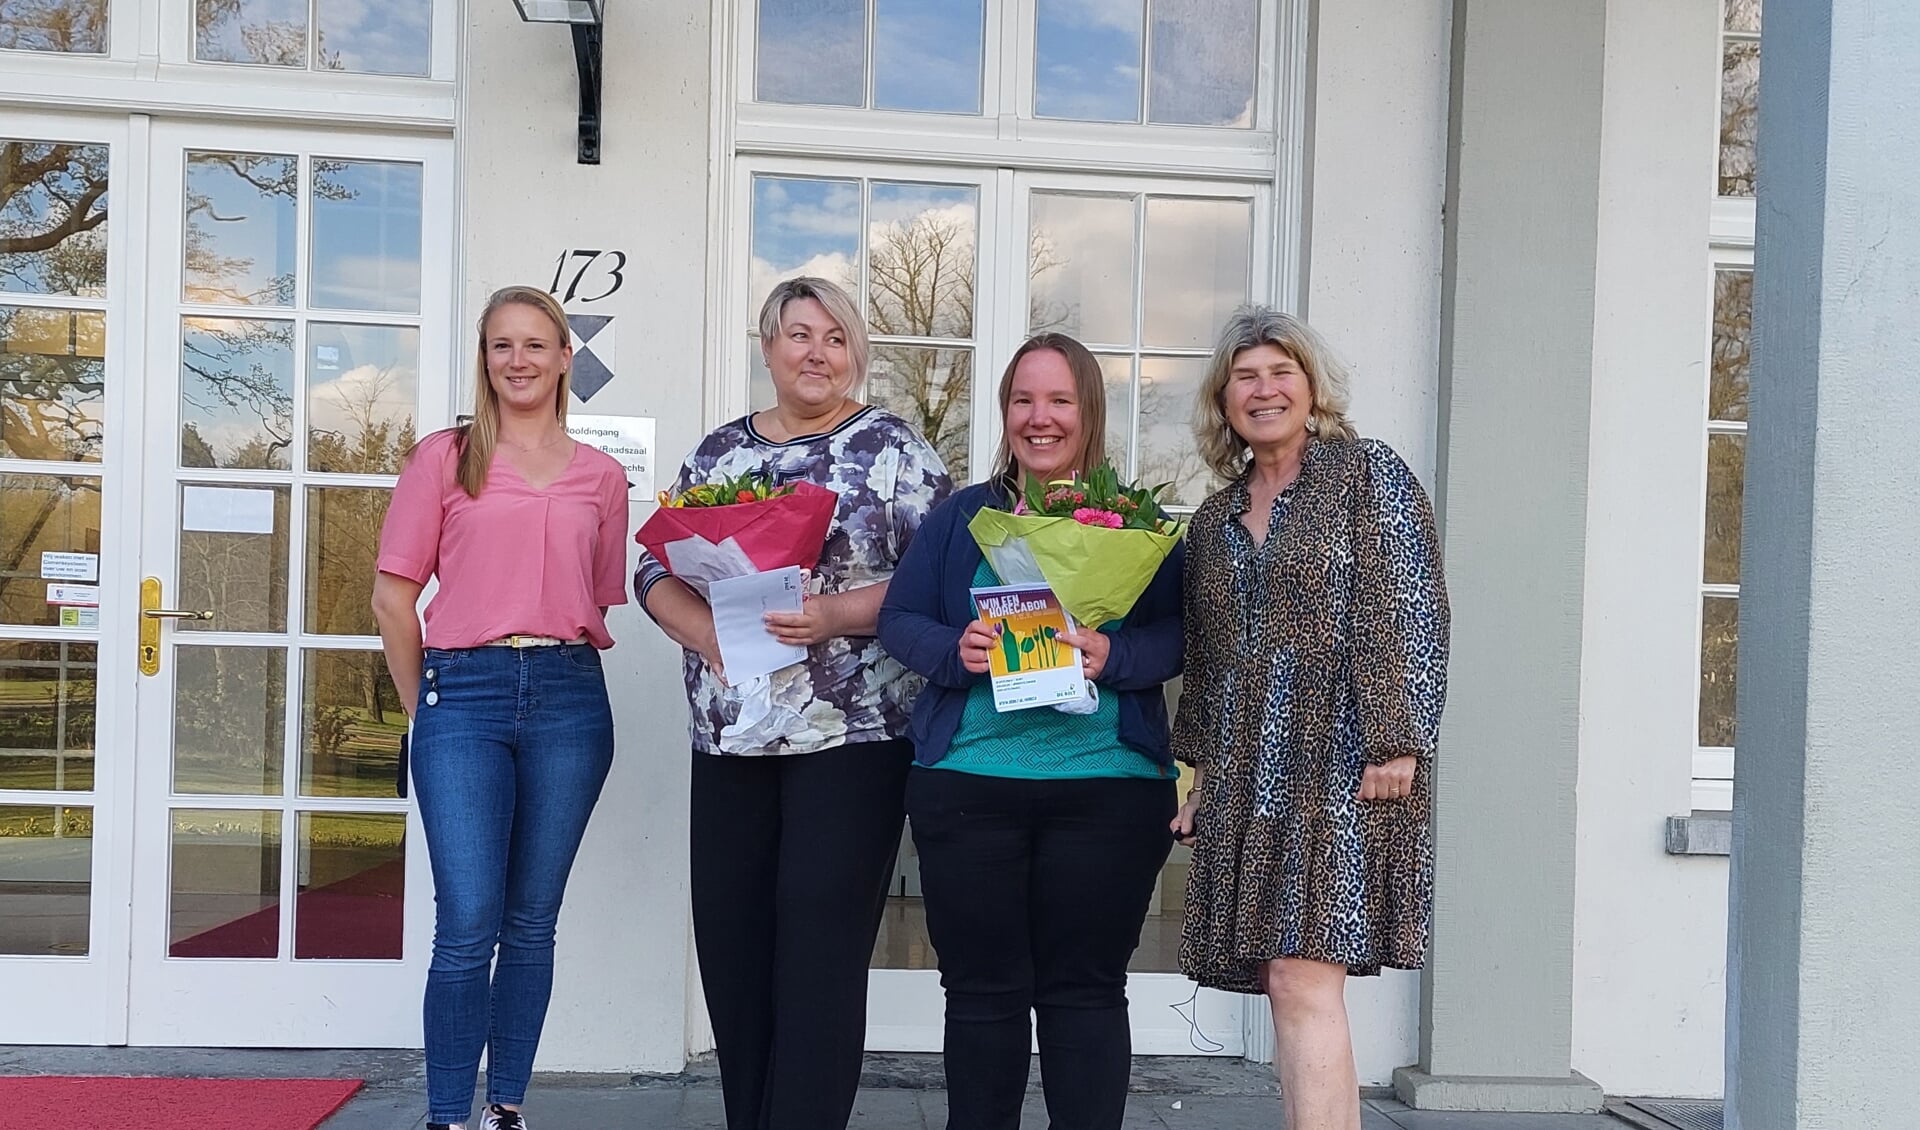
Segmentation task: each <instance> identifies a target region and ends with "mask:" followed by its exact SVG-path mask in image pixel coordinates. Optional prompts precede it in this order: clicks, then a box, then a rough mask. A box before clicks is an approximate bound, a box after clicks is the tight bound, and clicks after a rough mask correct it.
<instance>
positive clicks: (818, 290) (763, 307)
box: [760, 275, 872, 391]
mask: <svg viewBox="0 0 1920 1130" xmlns="http://www.w3.org/2000/svg"><path fill="white" fill-rule="evenodd" d="M804 298H811V299H813V300H814V301H815V302H818V303H819V304H820V306H821V308H822V309H824V310H826V312H827V316H828V317H830V318H832V319H833V320H834V321H836V322H838V323H840V332H842V333H844V334H846V335H847V359H848V360H849V361H851V362H852V363H853V389H852V390H850V391H857V390H859V389H860V388H862V387H864V386H865V385H866V383H867V358H868V356H869V354H871V352H872V347H871V346H870V345H869V343H868V341H867V320H866V319H865V318H862V317H861V316H860V307H859V306H858V305H856V304H855V303H854V301H853V298H852V296H851V295H849V294H848V293H847V292H846V291H844V290H842V289H840V288H839V287H838V286H835V285H834V284H833V283H830V282H828V281H827V280H825V279H823V278H816V277H815V276H813V275H798V276H795V277H794V278H790V279H787V280H786V281H785V282H782V283H781V284H780V285H779V286H776V287H774V288H773V292H772V293H771V294H769V295H767V300H766V301H765V302H763V303H761V304H760V340H761V342H762V343H765V342H769V341H772V340H773V339H774V338H776V337H778V336H780V328H781V321H780V319H781V317H782V316H783V315H784V314H785V313H786V310H787V303H789V302H798V301H800V300H801V299H804ZM762 348H764V344H763V346H762Z"/></svg>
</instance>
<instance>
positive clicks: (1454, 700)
mask: <svg viewBox="0 0 1920 1130" xmlns="http://www.w3.org/2000/svg"><path fill="white" fill-rule="evenodd" d="M1605 32H1606V5H1605V3H1604V0H1456V2H1455V4H1454V8H1453V54H1452V97H1451V110H1452V113H1451V130H1450V136H1449V139H1448V157H1449V168H1448V178H1447V219H1448V229H1447V236H1446V255H1445V271H1444V279H1443V283H1442V286H1443V291H1442V306H1441V318H1442V322H1441V429H1440V437H1439V447H1440V475H1439V484H1438V491H1437V501H1438V503H1439V505H1440V510H1441V522H1442V526H1443V531H1442V532H1443V537H1444V539H1445V553H1446V563H1447V582H1448V587H1449V589H1450V594H1451V598H1452V605H1453V625H1454V627H1453V656H1452V666H1451V676H1450V683H1451V690H1450V693H1449V699H1448V703H1447V711H1446V716H1445V722H1444V724H1443V728H1442V730H1441V738H1440V753H1439V761H1438V763H1437V774H1436V789H1435V808H1434V836H1435V857H1436V858H1435V862H1436V872H1435V898H1434V926H1433V942H1432V945H1431V947H1430V952H1429V955H1428V962H1427V977H1426V981H1425V986H1424V993H1423V999H1422V1001H1421V1016H1420V1020H1421V1025H1420V1026H1421V1032H1420V1062H1419V1065H1418V1066H1417V1067H1407V1068H1402V1069H1401V1070H1400V1071H1399V1072H1397V1073H1396V1074H1395V1077H1394V1084H1395V1089H1396V1090H1397V1092H1398V1093H1399V1095H1400V1097H1401V1099H1402V1100H1403V1101H1404V1102H1406V1103H1408V1104H1409V1105H1411V1106H1415V1107H1420V1108H1424V1109H1440V1110H1516V1111H1519V1110H1530V1111H1587V1110H1597V1109H1599V1105H1600V1101H1601V1094H1600V1089H1599V1088H1598V1087H1596V1086H1595V1085H1594V1084H1593V1083H1591V1082H1589V1081H1588V1080H1586V1079H1584V1078H1582V1077H1581V1076H1579V1075H1577V1074H1575V1073H1574V1071H1573V1068H1572V1040H1573V918H1574V899H1573V886H1574V860H1575V838H1574V832H1575V824H1576V799H1575V792H1574V782H1575V777H1576V770H1577V765H1578V754H1579V738H1580V730H1579V719H1580V662H1581V651H1582V640H1581V611H1582V586H1583V584H1584V580H1585V576H1584V574H1585V562H1586V523H1587V509H1586V508H1587V477H1588V464H1587V447H1588V433H1589V430H1590V425H1591V412H1590V407H1591V400H1592V381H1593V317H1594V314H1593V310H1594V307H1593V289H1594V271H1595V262H1596V254H1597V250H1596V247H1597V241H1598V236H1597V229H1598V225H1599V202H1598V193H1599V182H1600V141H1601V138H1600V113H1601V102H1602V79H1603V77H1604V59H1605Z"/></svg>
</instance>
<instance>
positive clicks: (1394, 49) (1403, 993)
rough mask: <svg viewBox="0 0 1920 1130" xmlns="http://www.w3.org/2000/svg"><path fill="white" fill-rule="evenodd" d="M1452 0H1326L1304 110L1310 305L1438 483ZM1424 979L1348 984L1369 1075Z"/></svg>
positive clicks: (1427, 478)
mask: <svg viewBox="0 0 1920 1130" xmlns="http://www.w3.org/2000/svg"><path fill="white" fill-rule="evenodd" d="M1449 7H1450V6H1449V5H1446V4H1411V5H1410V4H1402V3H1397V2H1394V0H1352V2H1348V3H1341V4H1321V5H1319V6H1318V18H1317V21H1316V26H1315V29H1314V30H1315V36H1314V43H1313V70H1312V79H1311V87H1310V93H1309V111H1308V117H1309V128H1310V130H1311V142H1310V151H1309V154H1308V168H1309V175H1310V178H1311V181H1310V186H1309V216H1308V228H1307V241H1306V248H1307V255H1306V259H1307V264H1306V267H1307V270H1306V286H1305V290H1304V293H1305V294H1306V309H1305V311H1304V312H1305V314H1306V317H1307V320H1308V321H1310V322H1311V323H1312V324H1313V326H1314V328H1315V329H1318V330H1319V331H1320V332H1321V333H1322V334H1324V335H1325V336H1326V338H1327V340H1328V341H1329V342H1330V343H1331V345H1332V346H1333V349H1334V351H1335V352H1336V353H1338V354H1339V355H1340V357H1341V358H1342V359H1343V360H1345V361H1346V363H1347V364H1348V365H1349V366H1350V367H1351V369H1352V371H1353V388H1354V397H1353V399H1354V405H1353V409H1354V419H1355V420H1356V422H1357V423H1358V424H1359V426H1360V430H1361V431H1362V432H1363V433H1365V434H1366V435H1369V436H1377V437H1379V438H1381V439H1384V440H1386V441H1387V442H1388V443H1391V444H1392V445H1393V446H1394V448H1395V449H1396V450H1397V451H1399V452H1400V454H1401V455H1402V456H1403V457H1404V458H1405V459H1406V460H1407V462H1408V464H1409V465H1411V466H1412V467H1413V469H1414V471H1415V473H1416V474H1418V475H1419V476H1420V478H1421V479H1422V481H1424V482H1425V483H1427V485H1428V486H1429V488H1431V486H1432V485H1433V476H1434V461H1435V452H1436V439H1435V430H1436V427H1437V424H1438V415H1437V413H1438V404H1439V357H1440V269H1441V236H1442V230H1441V205H1442V203H1443V201H1444V198H1445V194H1446V173H1447V153H1446V142H1447V59H1448V34H1449ZM1441 756H1443V757H1444V756H1447V753H1446V751H1442V754H1441ZM1419 985H1420V977H1419V975H1418V974H1414V973H1402V972H1396V971H1392V970H1389V971H1387V972H1386V974H1385V975H1383V976H1382V977H1379V978H1368V979H1365V980H1355V981H1353V982H1351V983H1350V984H1349V986H1348V989H1347V1010H1348V1014H1349V1016H1350V1017H1351V1019H1352V1022H1353V1035H1354V1055H1355V1062H1356V1066H1357V1067H1358V1068H1359V1072H1360V1081H1361V1083H1362V1084H1364V1085H1366V1086H1385V1085H1388V1084H1390V1083H1391V1082H1392V1076H1393V1070H1394V1068H1396V1067H1402V1066H1405V1065H1407V1064H1410V1063H1412V1062H1414V1061H1415V1060H1416V1059H1417V1058H1419V1050H1420V1041H1419V1012H1420V992H1419ZM1256 1007H1261V1008H1262V1011H1263V1012H1264V1007H1263V1006H1258V1004H1257V1002H1256ZM1267 1054H1268V1055H1269V1056H1270V1055H1271V1051H1270V1050H1269V1051H1267Z"/></svg>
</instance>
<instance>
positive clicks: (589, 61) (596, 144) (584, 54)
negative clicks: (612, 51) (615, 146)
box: [573, 24, 601, 165]
mask: <svg viewBox="0 0 1920 1130" xmlns="http://www.w3.org/2000/svg"><path fill="white" fill-rule="evenodd" d="M600 40H601V36H600V25H599V24H574V25H573V63H574V68H575V69H576V70H577V71H578V72H579V74H580V163H581V164H582V165H598V164H599V163H600Z"/></svg>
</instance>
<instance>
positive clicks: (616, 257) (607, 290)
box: [547, 249, 627, 302]
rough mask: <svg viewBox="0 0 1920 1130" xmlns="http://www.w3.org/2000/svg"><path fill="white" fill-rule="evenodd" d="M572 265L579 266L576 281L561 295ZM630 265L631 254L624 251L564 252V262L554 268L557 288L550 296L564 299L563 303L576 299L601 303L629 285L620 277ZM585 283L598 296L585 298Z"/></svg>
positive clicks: (561, 261) (554, 286)
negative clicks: (583, 291) (628, 264)
mask: <svg viewBox="0 0 1920 1130" xmlns="http://www.w3.org/2000/svg"><path fill="white" fill-rule="evenodd" d="M568 264H575V266H574V267H573V281H571V282H568V283H567V292H566V293H565V294H560V283H561V282H562V280H564V279H566V277H567V269H568ZM626 265H627V253H626V252H624V251H591V250H580V249H574V250H569V251H562V252H561V253H560V261H559V262H557V263H555V264H554V265H553V285H552V286H550V287H548V288H547V293H548V294H556V295H560V301H562V302H572V301H573V300H574V299H576V298H577V299H579V300H580V301H582V302H598V301H600V300H601V299H602V298H606V297H607V296H609V295H611V294H613V292H615V291H617V290H619V289H620V284H622V283H624V282H626V281H627V279H626V276H625V275H623V274H621V273H620V272H621V271H622V270H623V269H625V267H626ZM589 275H592V279H591V280H589V279H588V276H589ZM582 283H585V284H586V286H587V288H588V289H589V290H590V291H597V292H598V293H588V294H582V293H581V284H582ZM602 288H604V289H602Z"/></svg>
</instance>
